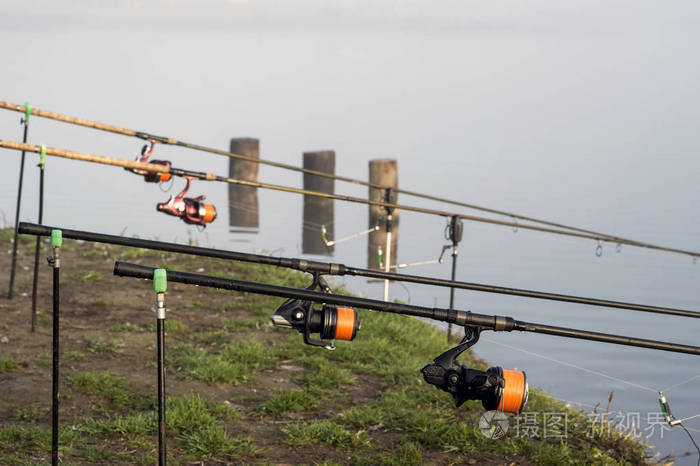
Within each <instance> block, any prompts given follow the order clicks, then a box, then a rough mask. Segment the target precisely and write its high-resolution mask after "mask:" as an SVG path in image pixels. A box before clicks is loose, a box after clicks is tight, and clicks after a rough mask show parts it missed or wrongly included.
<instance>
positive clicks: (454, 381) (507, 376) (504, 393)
mask: <svg viewBox="0 0 700 466" xmlns="http://www.w3.org/2000/svg"><path fill="white" fill-rule="evenodd" d="M480 332H481V329H479V328H478V327H466V328H465V337H464V340H462V342H461V343H460V344H459V345H457V346H456V347H454V348H451V349H449V350H447V351H445V352H444V353H442V354H441V355H440V356H438V357H437V358H435V359H434V360H433V362H432V363H430V364H426V365H425V366H423V368H422V369H421V372H422V373H423V378H424V379H425V381H426V382H428V383H429V384H431V385H435V386H436V387H437V388H439V389H441V390H444V391H446V392H448V393H450V394H452V397H453V398H454V400H455V404H456V405H457V406H460V405H461V404H462V403H464V402H465V401H467V400H480V401H481V404H482V405H483V406H484V408H486V409H487V410H489V411H491V410H498V411H503V412H506V413H513V414H518V413H519V412H520V411H522V409H523V408H524V407H525V404H526V403H527V397H528V385H527V376H526V375H525V372H521V371H515V370H509V369H503V368H501V367H491V368H489V369H487V370H485V371H480V370H477V369H471V368H469V367H467V366H465V365H464V364H459V363H458V362H457V356H459V355H460V354H461V353H463V352H464V351H466V350H467V349H468V348H469V347H471V346H473V345H474V344H475V343H476V342H477V341H478V340H479V334H480Z"/></svg>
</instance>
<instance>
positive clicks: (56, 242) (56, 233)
mask: <svg viewBox="0 0 700 466" xmlns="http://www.w3.org/2000/svg"><path fill="white" fill-rule="evenodd" d="M61 244H63V233H61V230H51V246H53V247H54V248H60V247H61Z"/></svg>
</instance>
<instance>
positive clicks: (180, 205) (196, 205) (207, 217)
mask: <svg viewBox="0 0 700 466" xmlns="http://www.w3.org/2000/svg"><path fill="white" fill-rule="evenodd" d="M185 179H186V180H187V184H186V185H185V189H183V190H182V192H181V193H180V194H178V195H177V196H173V195H172V194H171V195H170V199H168V202H159V203H158V204H157V205H156V209H157V210H159V211H161V212H165V213H166V214H168V215H172V216H174V217H180V218H181V219H182V220H183V221H184V222H185V223H187V224H190V225H201V226H202V227H206V226H207V223H211V222H213V221H214V220H216V207H214V205H213V204H208V203H206V202H203V201H204V199H206V196H198V197H194V198H193V197H185V194H187V191H188V190H189V189H190V181H191V180H192V179H193V178H192V177H189V176H186V177H185Z"/></svg>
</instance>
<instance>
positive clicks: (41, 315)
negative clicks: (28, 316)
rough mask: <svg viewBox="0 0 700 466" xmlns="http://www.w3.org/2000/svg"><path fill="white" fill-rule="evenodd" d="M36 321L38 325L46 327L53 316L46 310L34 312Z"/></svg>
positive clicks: (50, 322) (51, 321)
mask: <svg viewBox="0 0 700 466" xmlns="http://www.w3.org/2000/svg"><path fill="white" fill-rule="evenodd" d="M36 322H37V324H39V325H40V326H42V327H46V326H49V325H51V324H52V323H53V318H52V317H51V316H50V315H49V314H47V313H46V312H43V311H39V312H37V313H36Z"/></svg>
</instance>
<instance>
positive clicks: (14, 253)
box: [7, 119, 29, 299]
mask: <svg viewBox="0 0 700 466" xmlns="http://www.w3.org/2000/svg"><path fill="white" fill-rule="evenodd" d="M22 121H23V122H24V137H23V138H22V140H23V141H24V143H25V144H26V143H27V133H28V132H29V119H25V120H22ZM25 154H26V151H22V161H21V162H20V164H19V183H18V185H17V209H16V210H15V234H14V238H13V242H12V265H11V266H10V289H9V291H8V292H7V299H12V294H13V293H12V289H13V288H14V286H15V268H16V267H17V235H18V230H17V229H18V227H19V212H20V207H21V205H22V182H23V181H24V159H25Z"/></svg>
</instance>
